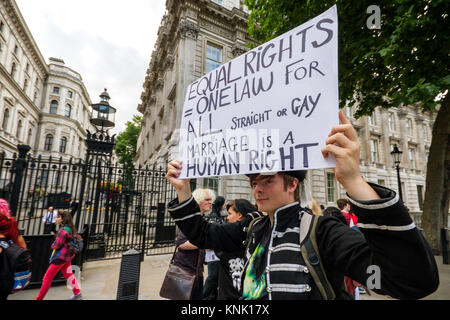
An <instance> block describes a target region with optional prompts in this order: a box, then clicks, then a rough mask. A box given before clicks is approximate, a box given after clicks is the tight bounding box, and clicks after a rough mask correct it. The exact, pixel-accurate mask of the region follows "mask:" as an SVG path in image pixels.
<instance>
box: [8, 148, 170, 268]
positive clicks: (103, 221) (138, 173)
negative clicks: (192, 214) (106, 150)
mask: <svg viewBox="0 0 450 320" xmlns="http://www.w3.org/2000/svg"><path fill="white" fill-rule="evenodd" d="M26 147H27V146H18V148H19V155H14V156H13V157H12V158H6V156H5V154H4V153H1V154H0V197H2V198H5V199H7V200H8V201H10V204H11V209H12V211H13V214H14V215H15V216H16V219H17V221H18V224H19V229H21V231H22V233H23V234H24V235H27V236H30V235H42V234H43V233H44V223H43V217H44V216H45V214H46V212H47V208H48V207H49V206H54V207H55V209H57V210H61V209H67V210H70V211H71V213H72V215H73V218H74V222H75V225H76V227H77V228H78V229H79V230H80V229H82V230H86V229H88V230H89V232H88V237H87V239H85V241H86V251H85V252H86V255H85V258H86V259H87V260H96V259H111V258H120V256H121V253H122V252H124V251H127V250H129V249H136V250H138V251H140V252H142V253H143V254H144V253H145V254H146V255H153V254H165V253H170V252H172V250H173V248H172V246H173V244H174V241H175V224H174V222H173V220H172V219H171V217H170V215H169V214H168V211H167V204H168V202H169V201H170V200H171V199H173V198H174V197H175V196H176V194H175V190H174V189H173V187H172V186H171V185H170V184H168V183H167V181H166V179H165V171H166V170H165V168H162V167H156V166H152V167H148V166H147V167H137V168H127V167H125V166H122V165H120V164H113V163H111V162H110V161H108V158H106V157H103V158H102V157H101V156H97V157H87V159H88V162H85V161H81V160H78V161H73V160H72V159H64V158H59V159H55V158H51V157H50V158H43V157H41V156H37V157H32V156H31V155H29V154H27V152H28V151H29V148H26ZM89 158H90V159H89Z"/></svg>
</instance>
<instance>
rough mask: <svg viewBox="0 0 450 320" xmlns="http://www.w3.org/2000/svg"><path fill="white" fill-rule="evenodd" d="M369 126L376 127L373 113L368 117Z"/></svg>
mask: <svg viewBox="0 0 450 320" xmlns="http://www.w3.org/2000/svg"><path fill="white" fill-rule="evenodd" d="M369 124H370V125H372V126H374V125H376V121H375V113H372V114H371V115H370V116H369Z"/></svg>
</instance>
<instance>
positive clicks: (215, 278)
mask: <svg viewBox="0 0 450 320" xmlns="http://www.w3.org/2000/svg"><path fill="white" fill-rule="evenodd" d="M224 204H225V198H224V197H221V196H218V197H217V198H216V199H215V200H214V203H213V204H212V209H211V212H210V214H209V218H208V222H209V223H218V224H222V223H223V222H224V221H223V219H222V216H221V214H220V212H221V211H222V207H223V205H224ZM205 262H206V264H207V265H208V277H207V278H206V280H205V284H204V286H203V299H204V300H217V288H218V285H219V267H220V260H219V258H218V257H217V256H216V254H215V252H214V251H213V250H205Z"/></svg>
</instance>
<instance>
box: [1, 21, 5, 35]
mask: <svg viewBox="0 0 450 320" xmlns="http://www.w3.org/2000/svg"><path fill="white" fill-rule="evenodd" d="M4 30H5V24H4V23H3V21H0V32H2V33H3V31H4Z"/></svg>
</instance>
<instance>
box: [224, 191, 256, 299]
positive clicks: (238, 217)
mask: <svg viewBox="0 0 450 320" xmlns="http://www.w3.org/2000/svg"><path fill="white" fill-rule="evenodd" d="M226 209H227V212H228V216H227V221H228V223H235V222H238V221H242V220H243V219H244V217H247V216H251V217H252V218H256V217H259V216H261V215H262V214H261V213H260V212H257V210H256V209H255V206H254V205H253V204H252V203H251V202H250V201H248V200H245V199H236V200H232V201H230V202H229V203H228V204H227V206H226ZM244 251H245V250H244V249H241V250H238V251H235V252H231V253H230V252H225V251H219V252H217V256H218V257H219V259H220V268H219V290H218V300H238V299H239V298H240V297H241V296H242V287H241V277H242V272H243V271H244Z"/></svg>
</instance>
